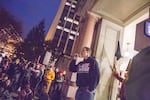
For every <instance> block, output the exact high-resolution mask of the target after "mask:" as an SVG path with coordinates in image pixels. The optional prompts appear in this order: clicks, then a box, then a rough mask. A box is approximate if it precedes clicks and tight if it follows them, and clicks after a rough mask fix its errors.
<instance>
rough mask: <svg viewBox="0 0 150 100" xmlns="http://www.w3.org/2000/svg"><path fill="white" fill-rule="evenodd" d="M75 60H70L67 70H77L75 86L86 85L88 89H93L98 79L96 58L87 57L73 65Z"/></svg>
mask: <svg viewBox="0 0 150 100" xmlns="http://www.w3.org/2000/svg"><path fill="white" fill-rule="evenodd" d="M75 62H76V61H75V60H72V61H71V63H70V65H69V70H70V71H71V72H77V80H76V84H77V86H78V87H87V88H88V90H89V91H93V90H94V89H95V88H96V86H97V85H98V83H99V79H100V72H99V66H98V63H97V61H96V59H95V58H92V57H89V58H87V59H84V60H83V61H82V62H80V63H79V64H77V65H75Z"/></svg>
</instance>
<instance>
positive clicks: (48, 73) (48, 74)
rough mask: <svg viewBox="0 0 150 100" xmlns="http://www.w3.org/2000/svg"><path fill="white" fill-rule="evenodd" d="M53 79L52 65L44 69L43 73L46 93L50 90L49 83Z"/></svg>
mask: <svg viewBox="0 0 150 100" xmlns="http://www.w3.org/2000/svg"><path fill="white" fill-rule="evenodd" d="M54 79H55V72H54V70H53V69H52V66H50V67H49V68H48V69H47V70H46V71H45V74H44V81H45V83H46V86H47V87H46V89H47V90H46V92H47V93H48V92H49V90H50V87H51V83H52V81H53V80H54Z"/></svg>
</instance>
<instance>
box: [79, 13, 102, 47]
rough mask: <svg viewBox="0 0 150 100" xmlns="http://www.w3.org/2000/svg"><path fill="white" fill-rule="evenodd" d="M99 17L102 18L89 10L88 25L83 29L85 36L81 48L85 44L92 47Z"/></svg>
mask: <svg viewBox="0 0 150 100" xmlns="http://www.w3.org/2000/svg"><path fill="white" fill-rule="evenodd" d="M99 19H100V16H98V15H96V14H94V13H92V12H87V22H86V24H85V25H86V27H85V29H84V31H83V34H84V36H83V38H82V44H81V48H83V47H85V46H87V47H91V44H92V39H93V33H94V28H95V24H96V22H97V21H98V20H99ZM81 34H82V33H81Z"/></svg>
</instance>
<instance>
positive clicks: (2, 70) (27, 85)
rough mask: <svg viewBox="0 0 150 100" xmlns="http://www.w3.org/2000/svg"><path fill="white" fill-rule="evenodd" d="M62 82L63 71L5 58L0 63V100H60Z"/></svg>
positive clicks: (63, 77)
mask: <svg viewBox="0 0 150 100" xmlns="http://www.w3.org/2000/svg"><path fill="white" fill-rule="evenodd" d="M64 80H65V71H63V70H59V69H53V68H52V66H45V65H42V64H39V63H37V62H30V61H26V60H20V59H14V60H12V59H8V58H7V57H5V58H2V60H1V61H0V100H33V99H36V100H61V88H62V85H63V83H64ZM13 94H16V95H15V96H14V95H13ZM56 98H58V99H56Z"/></svg>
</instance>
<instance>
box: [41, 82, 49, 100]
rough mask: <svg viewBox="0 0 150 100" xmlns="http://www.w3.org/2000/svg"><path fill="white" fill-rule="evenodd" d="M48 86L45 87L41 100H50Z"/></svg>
mask: <svg viewBox="0 0 150 100" xmlns="http://www.w3.org/2000/svg"><path fill="white" fill-rule="evenodd" d="M46 87H47V86H46V85H43V87H42V92H41V93H40V96H39V100H49V95H48V93H47V89H46Z"/></svg>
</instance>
